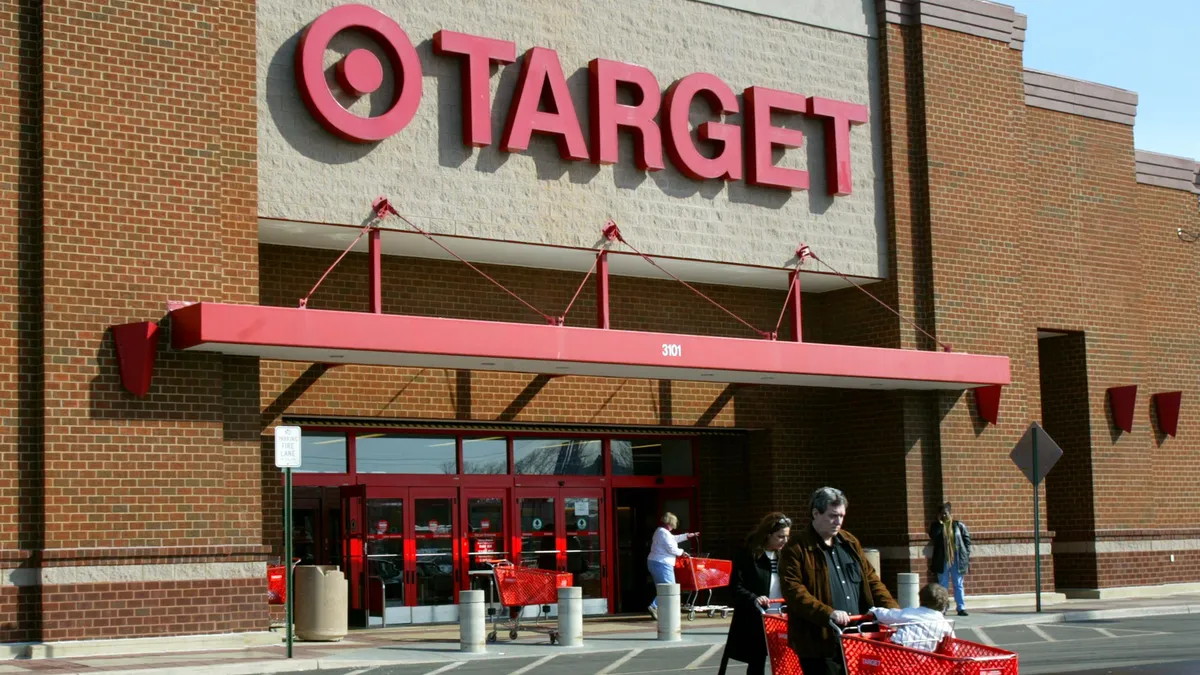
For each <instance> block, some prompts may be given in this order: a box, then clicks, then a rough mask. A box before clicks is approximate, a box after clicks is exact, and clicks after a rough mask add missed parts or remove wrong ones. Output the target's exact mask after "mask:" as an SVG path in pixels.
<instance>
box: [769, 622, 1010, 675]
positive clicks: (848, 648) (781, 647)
mask: <svg viewBox="0 0 1200 675" xmlns="http://www.w3.org/2000/svg"><path fill="white" fill-rule="evenodd" d="M871 618H872V617H871V616H870V615H865V616H852V617H850V619H851V621H852V622H855V623H858V622H862V621H864V620H869V619H871ZM787 623H788V620H787V615H786V614H763V631H764V632H765V633H766V637H767V654H768V656H769V657H770V659H771V672H772V673H773V675H801V670H800V659H799V658H798V657H797V656H796V653H795V652H793V651H792V649H791V647H789V646H788V639H787V630H788V627H787ZM830 625H831V626H832V627H833V630H834V631H835V632H837V634H838V637H839V640H840V643H841V647H842V659H843V661H844V662H845V664H846V675H1017V665H1018V664H1017V655H1016V654H1015V653H1013V652H1010V651H1006V650H1003V649H999V648H997V647H989V646H987V645H981V644H977V643H974V642H968V641H967V640H960V639H957V638H946V639H944V640H942V641H941V643H940V644H939V645H937V648H936V650H935V651H926V650H922V649H913V648H911V647H904V646H901V645H898V644H893V643H892V641H891V640H892V636H893V635H894V634H895V632H896V631H895V629H893V628H891V627H888V626H881V625H879V624H876V623H869V622H868V623H858V625H856V626H851V627H849V628H846V629H844V630H843V629H842V628H841V627H839V626H838V625H837V624H834V623H832V622H830Z"/></svg>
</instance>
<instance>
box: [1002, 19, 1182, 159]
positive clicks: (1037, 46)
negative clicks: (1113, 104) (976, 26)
mask: <svg viewBox="0 0 1200 675" xmlns="http://www.w3.org/2000/svg"><path fill="white" fill-rule="evenodd" d="M998 1H999V2H1002V3H1004V4H1007V5H1012V6H1013V7H1016V8H1017V11H1018V12H1020V13H1022V14H1026V15H1028V16H1029V29H1028V31H1027V33H1026V35H1025V67H1026V68H1033V69H1034V70H1043V71H1046V72H1051V73H1056V74H1058V75H1066V76H1068V77H1075V78H1079V79H1082V80H1089V81H1092V82H1098V83H1100V84H1107V85H1110V86H1113V87H1120V88H1121V89H1128V90H1130V91H1133V92H1136V93H1137V95H1138V107H1137V121H1136V123H1135V124H1134V127H1133V133H1134V144H1135V145H1136V146H1137V148H1138V149H1139V150H1151V151H1153V152H1162V153H1166V154H1168V155H1178V156H1182V157H1190V158H1192V159H1195V160H1198V161H1200V0H1138V1H1137V2H1130V1H1129V0H998Z"/></svg>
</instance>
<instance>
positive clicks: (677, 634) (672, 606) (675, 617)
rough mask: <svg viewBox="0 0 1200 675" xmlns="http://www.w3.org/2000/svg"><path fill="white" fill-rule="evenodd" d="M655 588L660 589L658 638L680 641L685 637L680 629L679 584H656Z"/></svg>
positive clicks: (665, 640) (667, 640)
mask: <svg viewBox="0 0 1200 675" xmlns="http://www.w3.org/2000/svg"><path fill="white" fill-rule="evenodd" d="M654 588H655V590H656V591H658V639H659V640H660V641H661V642H678V641H680V640H682V639H683V634H682V632H681V631H680V623H681V621H682V617H680V616H679V584H655V586H654Z"/></svg>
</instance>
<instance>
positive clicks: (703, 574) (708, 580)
mask: <svg viewBox="0 0 1200 675" xmlns="http://www.w3.org/2000/svg"><path fill="white" fill-rule="evenodd" d="M732 574H733V562H732V561H729V560H718V559H716V558H697V557H695V556H680V557H679V558H677V559H676V560H675V582H676V583H678V584H679V590H681V591H687V592H688V600H687V602H686V603H684V604H683V607H682V608H681V609H682V610H683V611H684V612H687V617H688V621H694V620H695V619H696V613H697V612H700V613H705V612H707V613H708V616H709V618H712V617H714V616H716V615H717V614H718V613H719V614H720V615H721V618H722V619H723V618H725V617H727V616H729V613H730V612H731V611H733V608H731V607H729V606H728V605H714V604H712V592H713V589H714V588H721V587H723V586H728V585H729V577H730V576H731V575H732ZM705 591H707V592H708V595H707V596H705V602H704V603H703V604H700V603H699V600H700V596H701V594H702V593H704V592H705Z"/></svg>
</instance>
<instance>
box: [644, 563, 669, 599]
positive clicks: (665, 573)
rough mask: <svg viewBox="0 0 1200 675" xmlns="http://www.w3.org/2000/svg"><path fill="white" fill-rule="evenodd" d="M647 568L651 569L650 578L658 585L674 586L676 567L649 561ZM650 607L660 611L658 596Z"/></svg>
mask: <svg viewBox="0 0 1200 675" xmlns="http://www.w3.org/2000/svg"><path fill="white" fill-rule="evenodd" d="M646 566H647V567H649V568H650V577H651V578H653V579H654V583H656V584H673V583H675V566H674V565H668V564H666V563H663V562H655V561H653V560H647V561H646ZM650 606H651V607H653V608H655V609H658V596H657V595H656V596H655V598H654V602H651V603H650Z"/></svg>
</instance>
